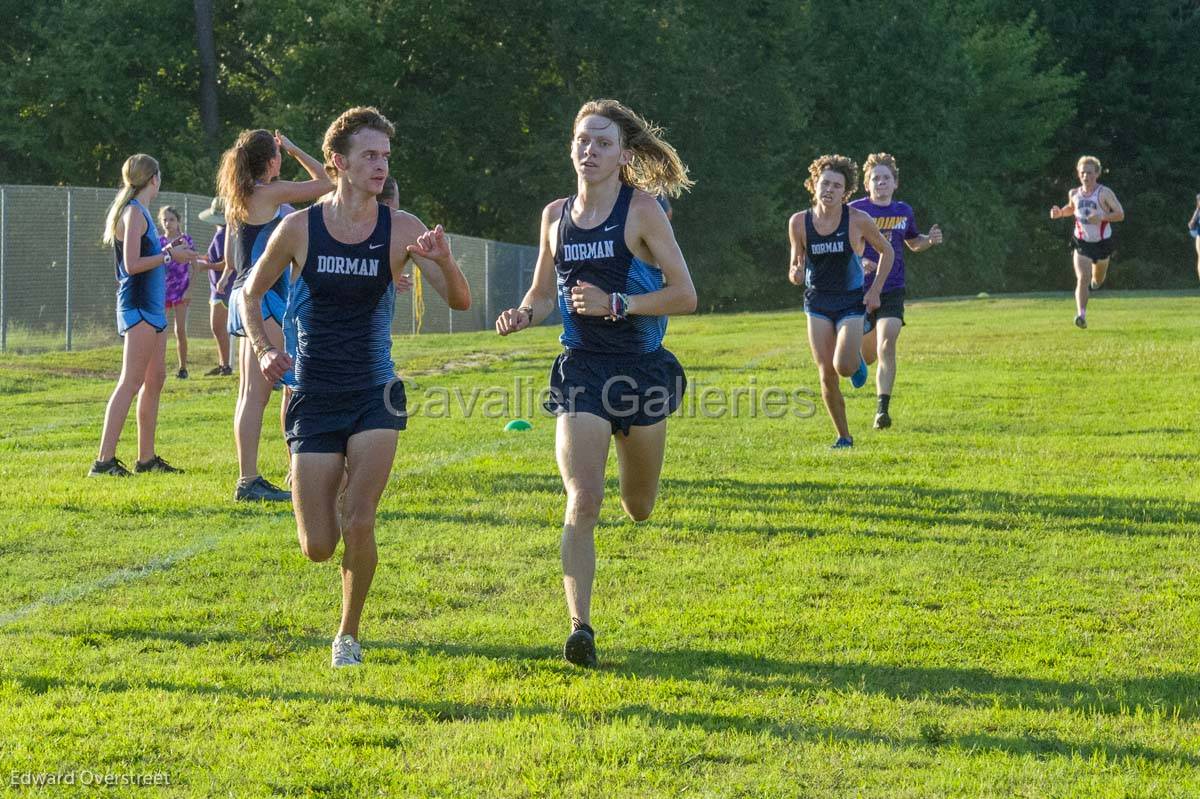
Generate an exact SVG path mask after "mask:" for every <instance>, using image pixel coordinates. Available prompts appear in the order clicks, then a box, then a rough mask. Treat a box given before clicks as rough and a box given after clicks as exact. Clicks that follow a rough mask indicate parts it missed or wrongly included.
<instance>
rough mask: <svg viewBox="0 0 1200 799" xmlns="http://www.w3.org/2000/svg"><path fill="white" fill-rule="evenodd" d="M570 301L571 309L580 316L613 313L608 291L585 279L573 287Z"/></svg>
mask: <svg viewBox="0 0 1200 799" xmlns="http://www.w3.org/2000/svg"><path fill="white" fill-rule="evenodd" d="M569 301H570V303H571V310H572V311H574V312H575V313H577V314H579V315H580V316H609V315H611V314H612V305H611V304H610V303H609V297H608V292H607V291H605V290H604V289H602V288H600V287H599V286H593V285H592V284H591V283H588V282H586V281H583V280H581V281H579V282H578V283H576V284H575V285H574V286H572V287H571V296H570V299H569Z"/></svg>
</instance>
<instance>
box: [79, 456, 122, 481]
mask: <svg viewBox="0 0 1200 799" xmlns="http://www.w3.org/2000/svg"><path fill="white" fill-rule="evenodd" d="M129 475H130V473H129V470H128V469H126V468H125V464H123V463H121V461H120V460H119V459H118V458H116V457H115V456H114V457H112V458H109V459H108V460H106V461H96V462H94V463H93V464H92V468H91V470H90V471H89V472H88V477H129Z"/></svg>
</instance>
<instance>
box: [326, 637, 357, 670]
mask: <svg viewBox="0 0 1200 799" xmlns="http://www.w3.org/2000/svg"><path fill="white" fill-rule="evenodd" d="M332 665H333V667H334V668H335V669H340V668H341V667H342V666H361V665H362V647H361V646H359V643H358V641H355V640H354V636H353V635H350V634H349V633H346V634H345V635H339V636H337V637H336V638H334V639H333V663H332Z"/></svg>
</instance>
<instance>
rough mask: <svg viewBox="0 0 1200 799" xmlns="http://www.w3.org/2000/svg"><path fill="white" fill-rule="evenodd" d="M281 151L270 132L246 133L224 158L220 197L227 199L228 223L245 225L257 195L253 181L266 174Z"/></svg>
mask: <svg viewBox="0 0 1200 799" xmlns="http://www.w3.org/2000/svg"><path fill="white" fill-rule="evenodd" d="M278 152H279V148H278V147H277V146H276V145H275V135H274V134H273V133H271V131H269V130H263V129H261V128H260V129H258V130H243V131H242V132H241V135H239V136H238V137H237V141H235V142H234V143H233V146H232V147H230V148H229V149H228V150H226V151H225V152H224V153H223V154H222V155H221V167H220V169H218V170H217V195H218V196H220V197H221V198H222V199H223V200H225V221H226V222H228V223H230V224H234V223H237V222H243V221H245V220H246V218H247V217H248V216H249V215H250V211H249V208H248V207H247V206H248V205H249V202H250V195H251V194H253V193H254V182H255V181H256V180H257V179H258V178H260V177H262V176H263V175H265V174H266V172H267V165H268V164H270V163H271V159H272V158H274V157H275V155H276V154H277V153H278Z"/></svg>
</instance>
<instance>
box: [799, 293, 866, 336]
mask: <svg viewBox="0 0 1200 799" xmlns="http://www.w3.org/2000/svg"><path fill="white" fill-rule="evenodd" d="M804 312H805V313H806V314H808V315H809V316H816V317H818V318H820V319H828V320H829V321H830V322H833V326H834V327H837V326H839V325H840V324H841V323H842V322H843V321H845V320H847V319H853V318H855V317H858V318H860V319H861V318H862V317H864V316H866V315H867V306H865V305H863V292H862V290H861V289H859V290H858V291H847V292H829V291H817V290H816V289H805V290H804Z"/></svg>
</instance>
